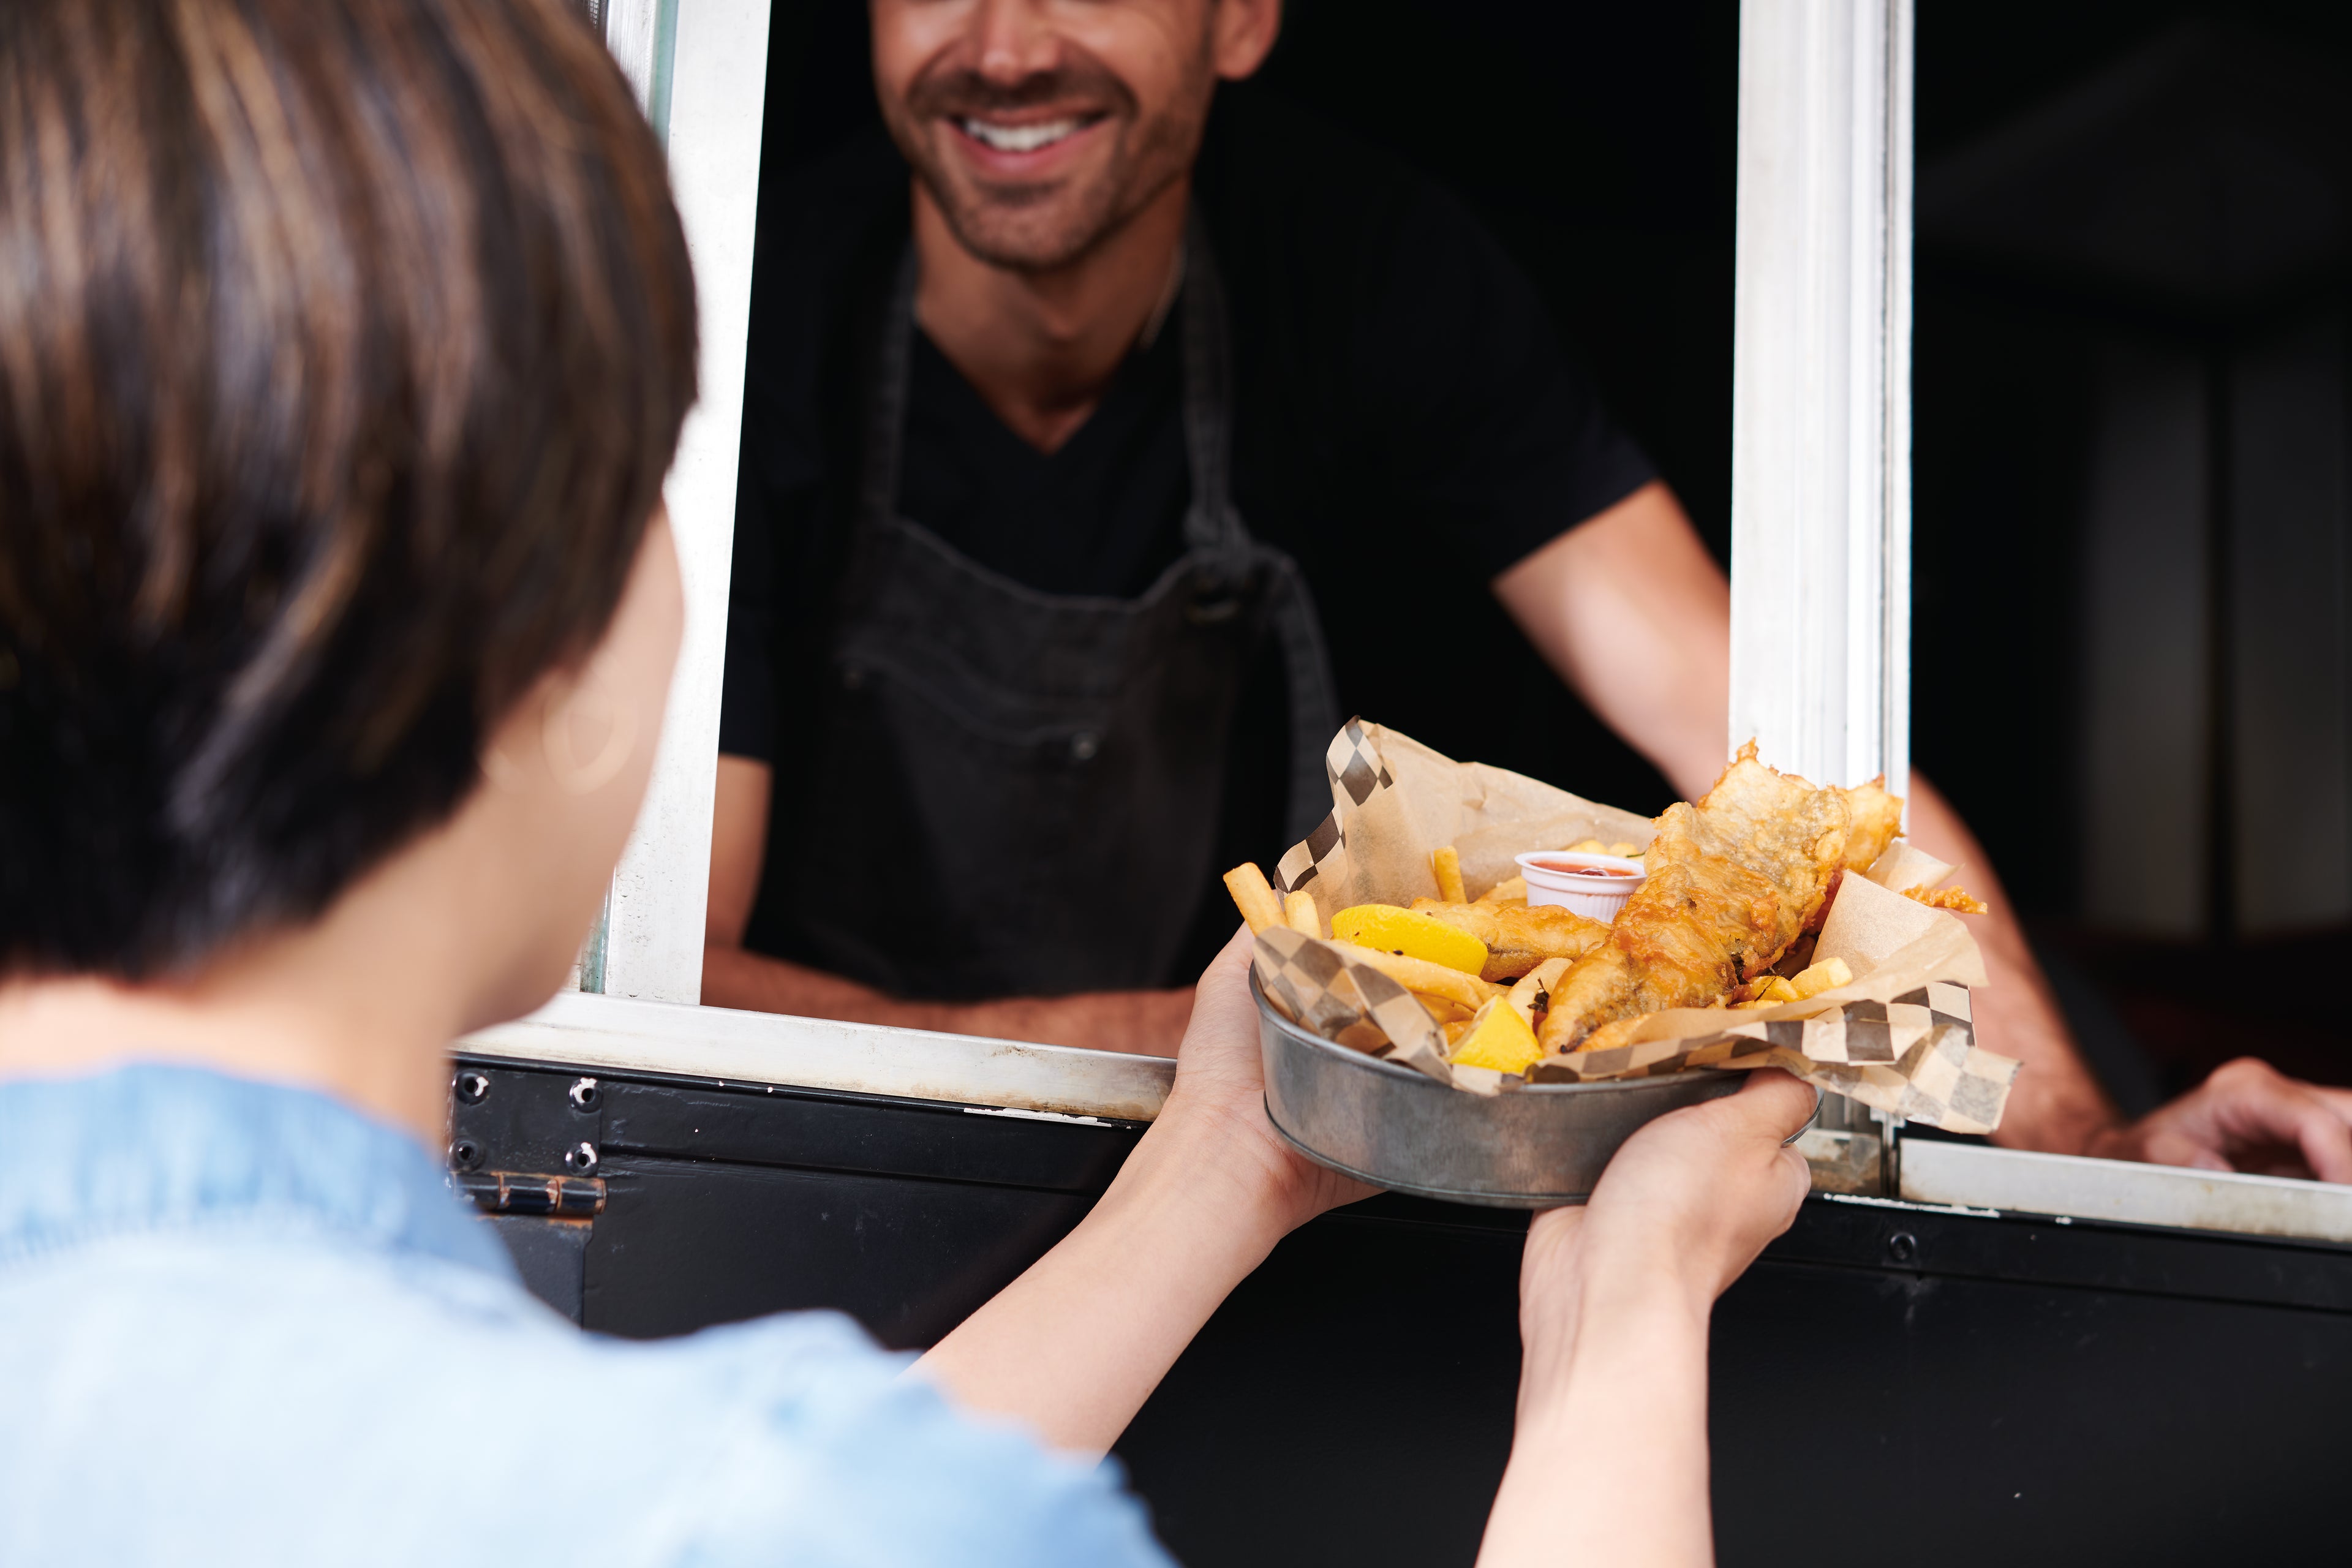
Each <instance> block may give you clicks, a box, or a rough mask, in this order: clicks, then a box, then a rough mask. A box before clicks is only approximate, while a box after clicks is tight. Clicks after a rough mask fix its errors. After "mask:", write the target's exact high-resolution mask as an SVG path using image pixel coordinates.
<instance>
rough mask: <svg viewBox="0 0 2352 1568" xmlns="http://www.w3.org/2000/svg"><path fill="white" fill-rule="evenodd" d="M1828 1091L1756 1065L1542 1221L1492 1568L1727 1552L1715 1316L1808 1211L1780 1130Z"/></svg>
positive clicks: (1799, 1174) (1484, 1565)
mask: <svg viewBox="0 0 2352 1568" xmlns="http://www.w3.org/2000/svg"><path fill="white" fill-rule="evenodd" d="M1814 1103H1815V1100H1814V1091H1813V1090H1812V1089H1808V1088H1807V1087H1806V1086H1805V1085H1803V1084H1801V1083H1799V1082H1798V1081H1797V1080H1796V1079H1792V1078H1790V1076H1789V1075H1788V1074H1786V1073H1784V1072H1780V1071H1778V1070H1767V1071H1762V1072H1757V1073H1754V1074H1752V1075H1751V1076H1750V1077H1749V1079H1748V1082H1747V1083H1746V1084H1745V1085H1743V1086H1742V1087H1741V1089H1740V1090H1739V1092H1738V1093H1737V1094H1732V1095H1727V1096H1725V1097H1724V1098H1723V1099H1721V1100H1709V1101H1708V1102H1707V1103H1706V1104H1705V1105H1694V1106H1691V1107H1689V1108H1688V1109H1686V1110H1677V1111H1675V1112H1674V1113H1673V1114H1671V1115H1668V1116H1662V1117H1660V1118H1659V1119H1658V1120H1657V1121H1654V1122H1652V1123H1650V1125H1649V1126H1647V1127H1644V1128H1643V1129H1642V1131H1639V1132H1637V1133H1635V1134H1634V1135H1633V1137H1632V1138H1630V1139H1628V1140H1626V1142H1625V1146H1624V1147H1623V1148H1622V1149H1620V1150H1619V1151H1618V1152H1617V1156H1616V1158H1615V1159H1613V1160H1612V1161H1611V1162H1610V1163H1609V1169H1608V1170H1607V1171H1605V1172H1603V1173H1601V1183H1600V1185H1599V1186H1598V1187H1596V1188H1595V1189H1594V1191H1593V1194H1592V1201H1591V1203H1590V1204H1587V1205H1585V1206H1583V1207H1582V1208H1563V1209H1554V1210H1553V1211H1551V1212H1550V1213H1549V1214H1546V1215H1538V1217H1537V1219H1536V1221H1535V1223H1534V1224H1533V1225H1532V1226H1529V1228H1528V1249H1527V1256H1526V1259H1525V1262H1524V1263H1523V1264H1522V1266H1521V1268H1520V1276H1519V1325H1520V1331H1521V1333H1522V1335H1523V1336H1524V1338H1525V1340H1526V1342H1527V1354H1526V1357H1525V1359H1524V1361H1523V1362H1522V1363H1521V1371H1520V1381H1519V1410H1518V1424H1517V1430H1516V1431H1515V1432H1514V1433H1513V1435H1512V1440H1511V1462H1510V1465H1509V1467H1508V1468H1507V1469H1506V1470H1505V1471H1504V1473H1503V1487H1502V1490H1501V1491H1500V1492H1499V1493H1498V1494H1497V1495H1496V1499H1495V1511H1494V1513H1493V1515H1492V1517H1491V1518H1490V1519H1489V1520H1488V1521H1487V1525H1486V1540H1485V1541H1484V1542H1482V1543H1481V1545H1480V1547H1479V1552H1478V1562H1479V1564H1480V1568H1517V1565H1518V1564H1521V1563H1527V1564H1534V1563H1612V1564H1660V1565H1663V1564H1668V1563H1673V1564H1684V1565H1688V1568H1697V1565H1699V1564H1703V1563H1709V1562H1711V1561H1712V1560H1713V1542H1712V1530H1711V1527H1710V1524H1709V1514H1708V1502H1707V1451H1706V1324H1707V1315H1708V1313H1709V1311H1710V1310H1712V1308H1713V1307H1714V1305H1715V1299H1716V1298H1717V1296H1719V1295H1721V1294H1722V1293H1723V1290H1724V1288H1725V1287H1726V1286H1727V1285H1729V1284H1730V1283H1731V1282H1732V1280H1734V1279H1738V1277H1739V1274H1740V1272H1741V1270H1743V1269H1745V1268H1747V1267H1748V1264H1750V1263H1752V1262H1754V1261H1755V1258H1756V1255H1757V1254H1758V1253H1759V1252H1761V1251H1762V1250H1763V1249H1764V1244H1765V1243H1766V1242H1769V1241H1770V1240H1771V1239H1772V1238H1773V1237H1776V1236H1778V1235H1780V1232H1782V1231H1783V1230H1786V1229H1787V1228H1788V1227H1789V1222H1790V1220H1791V1219H1793V1218H1795V1217H1796V1213H1797V1205H1799V1204H1800V1203H1801V1202H1802V1201H1803V1200H1804V1196H1805V1190H1806V1187H1807V1185H1808V1184H1809V1183H1808V1179H1807V1175H1806V1171H1805V1162H1804V1160H1803V1158H1802V1157H1801V1156H1800V1155H1799V1154H1798V1153H1797V1152H1796V1151H1795V1150H1793V1149H1790V1148H1787V1147H1784V1143H1785V1141H1786V1140H1788V1139H1790V1138H1791V1137H1793V1136H1794V1135H1795V1133H1796V1131H1797V1130H1798V1129H1799V1128H1801V1127H1802V1126H1803V1125H1804V1124H1805V1122H1806V1121H1807V1120H1808V1119H1809V1118H1810V1117H1811V1115H1812V1113H1813V1106H1814Z"/></svg>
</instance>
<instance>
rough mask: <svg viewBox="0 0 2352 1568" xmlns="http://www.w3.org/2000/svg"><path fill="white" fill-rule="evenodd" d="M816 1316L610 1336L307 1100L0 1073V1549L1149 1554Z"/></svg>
mask: <svg viewBox="0 0 2352 1568" xmlns="http://www.w3.org/2000/svg"><path fill="white" fill-rule="evenodd" d="M905 1363H906V1358H904V1357H898V1356H890V1355H886V1354H884V1353H883V1352H880V1351H878V1350H877V1349H876V1348H875V1347H874V1346H873V1344H872V1343H871V1342H869V1341H867V1340H866V1337H865V1336H864V1335H863V1334H861V1333H860V1332H859V1331H857V1329H856V1327H855V1326H853V1325H852V1324H851V1323H849V1322H848V1321H846V1320H845V1319H842V1318H839V1317H836V1316H833V1315H830V1314H824V1313H805V1314H798V1315H794V1316H790V1317H779V1318H770V1319H766V1320H763V1321H758V1322H752V1323H745V1324H740V1325H737V1326H733V1327H729V1328H720V1329H712V1330H709V1331H705V1332H702V1333H698V1334H693V1335H689V1336H688V1337H686V1338H683V1339H677V1340H669V1341H664V1342H653V1343H634V1342H622V1341H617V1340H607V1339H602V1338H599V1337H597V1336H594V1335H591V1334H583V1333H582V1332H581V1331H579V1330H578V1329H576V1328H574V1327H573V1326H572V1324H570V1323H569V1322H566V1321H564V1320H563V1319H562V1318H560V1317H558V1316H557V1315H556V1314H555V1313H553V1312H552V1311H551V1310H548V1309H547V1308H546V1307H545V1306H543V1305H542V1304H541V1303H540V1302H539V1301H538V1300H535V1299H534V1298H533V1297H531V1296H530V1294H529V1293H528V1292H526V1291H525V1290H524V1289H523V1288H522V1287H521V1285H520V1283H519V1282H518V1281H517V1279H516V1277H515V1272H514V1268H513V1267H512V1265H511V1264H510V1263H509V1261H508V1258H507V1257H506V1254H505V1251H504V1249H503V1248H501V1247H500V1246H499V1242H498V1240H497V1238H496V1237H494V1236H492V1235H491V1234H490V1231H489V1229H488V1226H484V1225H482V1224H481V1223H479V1222H478V1221H477V1220H475V1219H473V1218H472V1217H471V1216H470V1214H469V1211H468V1210H467V1207H466V1206H465V1205H464V1204H463V1202H462V1200H460V1199H459V1198H457V1197H456V1196H455V1195H453V1194H451V1193H450V1191H449V1190H448V1188H447V1187H446V1184H445V1183H444V1181H443V1178H442V1175H441V1173H440V1172H439V1170H437V1169H436V1166H435V1164H434V1162H433V1161H432V1159H431V1158H430V1157H429V1156H428V1155H427V1154H426V1152H425V1151H424V1150H423V1149H421V1148H420V1147H418V1146H417V1145H416V1143H415V1142H413V1141H411V1140H410V1139H408V1138H406V1137H404V1136H403V1135H402V1134H401V1133H399V1132H396V1131H393V1130H392V1129H390V1128H389V1127H385V1126H382V1125H379V1124H378V1123H376V1122H373V1121H369V1120H367V1119H366V1118H364V1117H362V1116H361V1115H359V1114H358V1113H356V1112H354V1111H352V1110H348V1109H346V1108H345V1107H343V1106H341V1105H339V1104H337V1103H336V1102H334V1101H333V1100H328V1099H325V1098H322V1097H320V1096H318V1095H315V1094H309V1093H304V1092H302V1091H300V1090H297V1089H282V1088H275V1087H270V1086H266V1085H262V1084H257V1083H249V1082H245V1081H241V1080H239V1079H231V1078H226V1077H222V1076H219V1075H216V1074H213V1073H207V1072H200V1071H193V1070H186V1069H180V1068H155V1067H139V1068H126V1069H123V1070H121V1071H117V1072H111V1073H108V1074H105V1075H103V1076H101V1077H96V1078H88V1079H70V1080H55V1081H37V1082H15V1083H0V1563H5V1564H6V1565H7V1568H47V1565H49V1564H68V1563H70V1564H74V1565H76V1568H99V1565H112V1564H131V1563H235V1564H238V1565H240V1568H247V1565H253V1568H257V1565H261V1564H278V1563H286V1564H293V1563H299V1564H304V1565H306V1568H308V1565H325V1564H336V1563H403V1564H418V1563H478V1564H483V1565H484V1568H510V1565H516V1564H525V1563H548V1564H561V1565H563V1568H579V1565H581V1564H586V1563H593V1564H595V1565H596V1568H625V1565H633V1564H640V1563H644V1564H652V1563H664V1564H668V1563H695V1564H708V1565H710V1568H721V1565H725V1568H732V1565H734V1564H739V1563H793V1564H808V1565H811V1568H815V1565H820V1564H836V1563H841V1564H848V1563H856V1564H901V1563H904V1564H918V1563H970V1564H984V1565H990V1568H994V1565H997V1564H1003V1565H1007V1568H1010V1565H1013V1564H1019V1565H1021V1568H1053V1565H1055V1564H1065V1563H1067V1564H1076V1563H1102V1564H1120V1565H1126V1564H1141V1563H1152V1564H1164V1563H1166V1562H1167V1561H1168V1560H1167V1558H1166V1557H1165V1556H1164V1555H1163V1554H1162V1552H1160V1548H1159V1547H1158V1546H1157V1545H1156V1544H1155V1543H1154V1542H1153V1541H1152V1539H1151V1536H1150V1531H1149V1529H1148V1528H1147V1526H1146V1524H1145V1521H1144V1517H1143V1513H1142V1510H1140V1508H1139V1507H1138V1505H1137V1504H1136V1503H1135V1502H1134V1501H1133V1500H1131V1499H1129V1498H1128V1497H1126V1496H1125V1495H1124V1494H1123V1493H1122V1492H1121V1491H1120V1489H1119V1482H1118V1472H1117V1468H1116V1467H1115V1466H1114V1465H1110V1464H1105V1465H1102V1466H1090V1465H1084V1464H1080V1463H1077V1462H1076V1461H1074V1460H1072V1459H1068V1458H1060V1457H1056V1456H1054V1455H1051V1454H1048V1453H1046V1452H1045V1451H1044V1450H1043V1449H1042V1448H1040V1447H1038V1445H1037V1444H1036V1443H1034V1441H1032V1440H1031V1439H1030V1438H1029V1437H1027V1436H1024V1435H1023V1434H1022V1433H1020V1432H1018V1431H1016V1430H1014V1429H1013V1428H1012V1427H1009V1426H990V1425H986V1424H982V1423H981V1422H977V1421H973V1420H970V1419H967V1418H965V1417H963V1416H961V1415H958V1414H957V1413H956V1412H954V1411H953V1410H951V1409H950V1408H949V1406H948V1405H946V1404H945V1403H944V1402H943V1401H942V1400H941V1399H940V1396H939V1395H938V1394H936V1393H934V1392H933V1391H932V1390H931V1389H929V1387H927V1386H926V1385H924V1384H922V1383H920V1382H918V1381H914V1380H910V1379H905V1378H902V1377H900V1376H899V1375H898V1374H899V1373H900V1372H901V1371H902V1370H903V1368H904V1366H905Z"/></svg>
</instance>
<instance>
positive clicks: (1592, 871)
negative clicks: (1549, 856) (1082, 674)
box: [1528, 860, 1641, 877]
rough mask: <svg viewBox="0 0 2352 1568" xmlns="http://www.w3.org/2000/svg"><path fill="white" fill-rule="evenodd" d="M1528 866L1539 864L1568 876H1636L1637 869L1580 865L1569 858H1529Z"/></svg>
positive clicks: (1637, 873)
mask: <svg viewBox="0 0 2352 1568" xmlns="http://www.w3.org/2000/svg"><path fill="white" fill-rule="evenodd" d="M1528 865H1530V866H1540V867H1542V868H1544V869H1545V870H1547V871H1559V872H1562V873H1564V874H1566V875H1568V876H1570V877H1638V876H1640V875H1641V873H1640V872H1639V871H1628V870H1627V869H1625V868H1624V867H1622V866H1580V865H1577V864H1576V863H1575V862H1574V861H1570V860H1530V861H1528Z"/></svg>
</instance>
